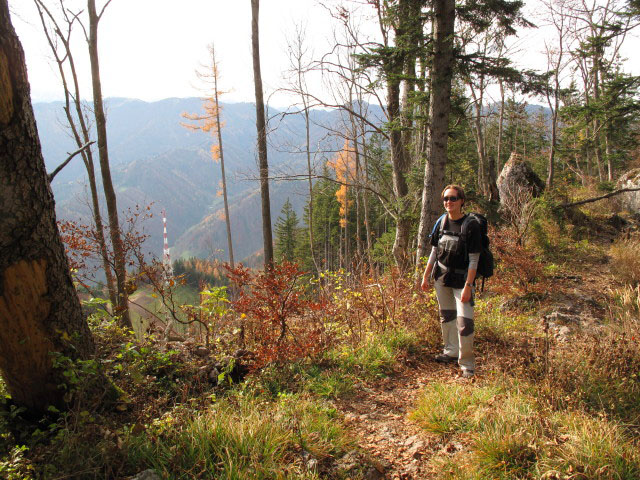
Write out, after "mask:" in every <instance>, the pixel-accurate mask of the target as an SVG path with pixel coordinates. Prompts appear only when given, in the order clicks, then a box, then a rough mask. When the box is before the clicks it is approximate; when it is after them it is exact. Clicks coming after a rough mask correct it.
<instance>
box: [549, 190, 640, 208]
mask: <svg viewBox="0 0 640 480" xmlns="http://www.w3.org/2000/svg"><path fill="white" fill-rule="evenodd" d="M638 191H640V187H636V188H621V189H620V190H616V191H614V192H610V193H607V194H606V195H601V196H599V197H593V198H587V199H585V200H580V201H578V202H571V203H563V204H561V205H558V206H557V207H555V208H569V207H575V206H577V205H584V204H585V203H592V202H597V201H598V200H604V199H605V198H610V197H613V196H615V195H620V194H621V193H626V192H638Z"/></svg>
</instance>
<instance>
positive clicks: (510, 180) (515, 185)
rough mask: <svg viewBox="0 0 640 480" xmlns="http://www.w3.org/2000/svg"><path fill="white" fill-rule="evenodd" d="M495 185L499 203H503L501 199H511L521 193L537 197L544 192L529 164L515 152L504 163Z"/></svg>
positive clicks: (542, 183)
mask: <svg viewBox="0 0 640 480" xmlns="http://www.w3.org/2000/svg"><path fill="white" fill-rule="evenodd" d="M496 183H497V185H498V191H499V192H500V202H501V203H503V199H508V198H512V197H513V196H514V195H517V194H518V193H519V192H522V191H526V192H530V193H531V195H533V196H534V197H537V196H539V195H540V194H541V193H542V191H543V190H544V182H543V181H542V180H540V177H538V175H537V174H536V172H534V171H533V169H532V168H531V167H530V166H529V164H528V163H527V162H526V161H525V160H524V159H523V158H522V157H521V156H520V155H518V154H517V153H515V152H514V153H512V154H511V156H510V157H509V160H508V161H507V163H505V165H504V168H503V169H502V171H501V172H500V176H499V177H498V181H497V182H496Z"/></svg>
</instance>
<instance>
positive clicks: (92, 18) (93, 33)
mask: <svg viewBox="0 0 640 480" xmlns="http://www.w3.org/2000/svg"><path fill="white" fill-rule="evenodd" d="M88 12H89V39H88V40H89V60H90V62H91V84H92V87H93V111H94V114H95V117H96V131H97V133H98V154H99V156H100V172H101V174H102V185H103V188H104V196H105V199H106V201H107V213H108V216H109V233H110V235H111V245H112V246H113V255H114V264H115V273H116V286H117V288H118V305H117V307H116V311H117V313H118V315H120V318H121V322H122V324H123V325H124V326H126V327H129V328H130V327H131V319H130V318H129V295H128V294H127V287H126V284H127V278H126V275H127V270H126V264H125V258H124V247H123V245H122V237H121V235H120V224H119V221H118V205H117V202H116V191H115V189H114V188H113V182H112V181H111V169H110V167H109V150H108V148H107V119H106V117H105V115H104V106H103V104H102V85H101V83H100V62H99V60H98V22H99V21H100V16H98V14H97V12H96V2H95V0H88Z"/></svg>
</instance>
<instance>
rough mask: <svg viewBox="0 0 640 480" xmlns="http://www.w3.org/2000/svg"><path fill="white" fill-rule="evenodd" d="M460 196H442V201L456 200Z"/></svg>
mask: <svg viewBox="0 0 640 480" xmlns="http://www.w3.org/2000/svg"><path fill="white" fill-rule="evenodd" d="M458 200H460V197H442V201H443V202H457V201H458Z"/></svg>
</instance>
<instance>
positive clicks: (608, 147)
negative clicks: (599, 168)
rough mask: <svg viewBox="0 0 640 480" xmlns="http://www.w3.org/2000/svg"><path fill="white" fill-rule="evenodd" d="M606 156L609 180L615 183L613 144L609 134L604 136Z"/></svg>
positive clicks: (606, 133)
mask: <svg viewBox="0 0 640 480" xmlns="http://www.w3.org/2000/svg"><path fill="white" fill-rule="evenodd" d="M604 146H605V156H606V157H607V180H608V181H610V182H612V181H613V165H612V163H611V142H610V141H609V132H608V131H607V132H605V134H604Z"/></svg>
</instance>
